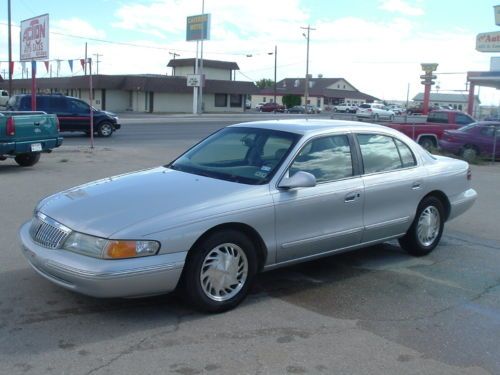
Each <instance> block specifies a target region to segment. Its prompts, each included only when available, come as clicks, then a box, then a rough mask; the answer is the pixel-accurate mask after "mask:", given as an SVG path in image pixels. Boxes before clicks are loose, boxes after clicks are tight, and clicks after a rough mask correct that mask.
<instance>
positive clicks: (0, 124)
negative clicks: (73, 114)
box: [0, 112, 63, 167]
mask: <svg viewBox="0 0 500 375" xmlns="http://www.w3.org/2000/svg"><path fill="white" fill-rule="evenodd" d="M62 142H63V139H62V137H60V136H59V128H58V122H57V117H56V116H55V115H48V114H46V113H44V112H0V161H2V160H6V159H7V158H12V159H14V160H15V161H16V163H17V164H19V165H20V166H21V167H31V166H33V165H35V164H36V163H38V161H39V160H40V155H41V153H42V152H47V153H48V152H52V149H54V148H56V147H59V146H60V145H61V144H62Z"/></svg>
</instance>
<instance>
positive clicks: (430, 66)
mask: <svg viewBox="0 0 500 375" xmlns="http://www.w3.org/2000/svg"><path fill="white" fill-rule="evenodd" d="M420 66H422V70H423V71H424V72H426V73H429V74H430V73H432V72H433V71H435V70H436V69H437V67H438V64H437V63H422V64H420Z"/></svg>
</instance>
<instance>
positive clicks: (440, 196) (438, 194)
mask: <svg viewBox="0 0 500 375" xmlns="http://www.w3.org/2000/svg"><path fill="white" fill-rule="evenodd" d="M427 197H434V198H437V199H439V200H440V201H441V203H442V204H443V208H444V211H445V212H444V214H445V217H444V221H446V220H448V218H449V217H450V212H451V204H450V200H449V199H448V197H447V196H446V194H445V193H443V192H442V191H441V190H434V191H431V192H430V193H428V194H427V195H426V196H425V197H423V198H422V199H421V201H422V200H424V199H425V198H427Z"/></svg>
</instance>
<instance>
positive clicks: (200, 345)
mask: <svg viewBox="0 0 500 375" xmlns="http://www.w3.org/2000/svg"><path fill="white" fill-rule="evenodd" d="M132 126H134V124H133V122H130V123H129V124H128V125H127V126H124V128H123V129H122V130H124V132H123V134H122V136H123V137H125V134H126V132H127V128H128V127H132ZM159 126H167V125H161V124H159ZM168 126H171V127H172V126H179V125H175V124H170V125H168ZM203 126H204V125H200V127H199V128H198V130H196V128H195V127H193V130H192V131H190V132H189V133H190V134H187V133H182V134H181V135H180V136H179V137H180V138H178V139H177V138H174V137H172V138H169V139H165V141H164V142H156V143H155V142H153V143H151V146H150V147H136V146H134V145H133V144H127V145H126V146H123V145H121V144H120V143H119V142H117V140H119V139H120V137H119V133H118V132H117V133H116V134H115V135H116V136H117V137H116V138H115V139H113V140H111V139H110V140H109V142H103V141H102V140H98V141H99V142H98V144H97V146H96V148H95V149H94V150H93V151H91V150H90V149H89V148H88V147H87V146H86V145H85V143H86V142H87V140H86V139H84V138H83V137H78V136H72V137H68V142H66V143H65V145H63V146H62V147H61V148H60V149H58V150H56V151H54V152H53V153H52V154H49V155H43V156H42V159H41V161H40V162H39V164H37V165H36V166H34V167H33V168H19V167H17V166H16V164H15V163H14V162H13V161H10V160H8V161H4V162H1V163H0V192H1V195H0V197H1V198H0V207H1V213H2V214H1V225H0V238H1V239H2V245H1V251H0V363H1V366H0V373H1V374H122V373H123V374H125V373H141V374H158V373H161V374H163V373H172V374H184V375H186V374H498V373H500V346H499V345H498V337H500V231H499V230H498V228H499V224H498V222H499V221H500V201H499V199H498V186H500V165H498V163H497V165H490V164H488V163H485V164H483V165H475V166H473V185H474V188H475V189H476V190H477V191H478V193H479V198H478V201H477V202H476V204H475V206H474V207H473V208H472V209H471V210H470V211H468V212H467V213H466V214H465V215H463V216H461V217H459V218H458V219H456V220H455V221H452V222H450V223H447V225H446V228H445V233H444V236H443V239H442V242H441V245H440V246H439V247H438V248H437V249H436V250H435V251H434V252H433V253H431V254H430V255H429V256H427V257H423V258H413V257H410V256H408V255H407V254H406V253H404V252H402V251H401V249H400V248H399V247H398V246H397V244H396V243H392V242H391V243H388V244H384V245H380V246H375V247H370V248H367V249H363V250H359V251H356V252H352V253H347V254H342V255H337V256H332V257H330V258H326V259H323V260H320V261H315V262H310V263H305V264H301V265H298V266H294V267H290V268H286V269H281V270H276V271H272V272H268V273H265V274H262V275H260V276H259V278H258V282H257V285H256V286H255V288H254V290H253V291H252V293H251V295H250V296H249V298H248V299H247V300H246V301H245V302H244V303H243V304H242V305H241V306H239V307H238V308H237V309H235V310H233V311H230V312H228V313H224V314H220V315H202V314H199V313H196V312H194V311H193V310H191V309H190V308H189V306H186V305H185V304H184V303H183V302H182V300H181V299H180V298H178V297H177V296H176V295H167V296H158V297H152V298H142V299H132V300H119V299H116V300H115V299H112V300H109V299H108V300H100V299H94V298H90V297H85V296H81V295H77V294H73V293H71V292H69V291H66V290H64V289H61V288H59V287H57V286H55V285H53V284H51V283H50V282H48V281H45V280H44V279H42V278H41V277H40V276H38V275H37V274H36V273H35V272H34V271H33V270H32V269H31V268H30V267H29V265H28V263H27V262H26V261H25V259H24V258H23V255H22V254H21V252H20V251H19V245H18V240H17V229H18V228H19V226H20V225H21V224H22V223H23V222H24V221H26V220H29V219H30V217H31V215H32V210H33V208H34V206H35V204H36V202H37V201H38V200H39V199H40V198H42V197H44V196H46V195H48V194H51V193H53V192H56V191H60V190H62V189H64V188H67V187H71V186H74V185H77V184H80V183H83V182H87V181H90V180H95V179H98V178H101V177H105V176H109V175H114V174H119V173H123V172H127V171H132V170H137V169H141V168H147V167H151V166H156V165H159V164H162V163H165V162H167V161H169V160H171V159H172V158H173V157H175V156H176V155H177V154H179V153H180V152H182V151H183V150H184V149H185V148H186V147H187V146H188V144H189V143H190V142H191V143H194V142H195V141H196V140H197V139H199V138H200V137H201V136H203V135H206V134H208V133H210V132H211V131H213V129H212V128H214V127H217V125H211V126H208V125H207V127H203ZM170 129H172V128H170ZM131 131H132V130H131ZM196 131H197V132H196ZM176 134H180V133H176ZM144 142H146V141H144Z"/></svg>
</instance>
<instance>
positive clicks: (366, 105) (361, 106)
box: [359, 104, 372, 108]
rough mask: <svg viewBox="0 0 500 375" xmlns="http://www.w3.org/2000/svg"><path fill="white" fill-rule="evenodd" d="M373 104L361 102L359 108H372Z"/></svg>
mask: <svg viewBox="0 0 500 375" xmlns="http://www.w3.org/2000/svg"><path fill="white" fill-rule="evenodd" d="M371 107H372V106H371V105H370V104H361V105H360V106H359V108H371Z"/></svg>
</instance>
